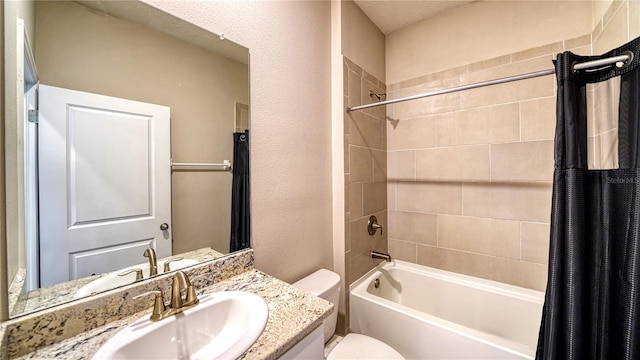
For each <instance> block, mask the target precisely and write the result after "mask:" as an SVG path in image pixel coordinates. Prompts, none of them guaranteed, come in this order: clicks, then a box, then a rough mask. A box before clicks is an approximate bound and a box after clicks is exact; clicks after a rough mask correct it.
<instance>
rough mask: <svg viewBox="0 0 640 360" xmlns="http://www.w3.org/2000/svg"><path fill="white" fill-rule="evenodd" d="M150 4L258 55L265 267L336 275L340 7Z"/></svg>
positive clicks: (256, 229) (257, 234)
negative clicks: (336, 18)
mask: <svg viewBox="0 0 640 360" xmlns="http://www.w3.org/2000/svg"><path fill="white" fill-rule="evenodd" d="M146 2H147V3H150V4H152V5H155V6H157V7H158V8H160V9H162V10H165V11H167V12H170V13H173V14H174V15H177V16H179V17H181V18H183V19H186V20H188V21H191V22H193V23H195V24H197V25H199V26H201V27H203V28H205V29H208V30H210V31H213V32H215V33H218V34H220V33H223V34H224V35H225V36H226V37H227V38H229V39H232V40H233V41H236V42H238V43H239V44H241V45H243V46H246V47H248V48H249V52H250V57H251V62H250V75H251V76H250V77H251V80H250V93H251V130H252V139H251V156H252V158H251V184H252V189H251V201H252V218H253V219H252V225H253V227H252V233H253V234H252V235H253V248H254V249H255V260H256V267H257V268H258V269H260V270H262V271H265V272H267V273H269V274H271V275H273V276H275V277H278V278H280V279H283V280H285V281H295V280H298V279H300V278H302V277H303V276H306V275H308V274H309V273H311V272H313V271H315V270H317V269H319V268H322V267H324V268H328V269H332V264H333V260H332V254H333V251H332V231H331V228H332V212H331V211H332V210H331V209H332V203H331V199H332V194H331V63H330V60H331V59H330V56H329V54H330V51H331V37H330V36H331V27H330V21H331V9H330V6H331V4H330V2H324V1H256V2H249V1H215V2H214V1H206V2H205V1H180V2H169V1H146Z"/></svg>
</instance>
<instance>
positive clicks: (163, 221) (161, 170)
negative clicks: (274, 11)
mask: <svg viewBox="0 0 640 360" xmlns="http://www.w3.org/2000/svg"><path fill="white" fill-rule="evenodd" d="M3 6H4V16H5V29H4V30H5V39H8V38H10V37H12V36H13V35H15V36H16V38H17V39H23V38H24V39H23V41H24V43H25V44H27V45H25V50H24V52H23V49H20V48H18V47H16V46H15V44H19V43H20V42H15V43H14V44H11V42H9V41H5V61H4V66H5V74H11V73H14V74H15V73H18V74H19V73H21V72H22V67H23V66H24V80H25V81H24V88H23V89H22V88H19V87H16V86H15V85H14V84H15V83H16V82H15V81H18V82H19V80H20V79H19V78H18V79H10V78H9V77H8V76H7V78H6V81H5V83H6V84H7V85H5V99H6V101H5V122H6V123H5V128H6V129H7V130H6V132H5V154H4V155H5V164H6V165H5V166H6V193H7V201H6V207H7V208H6V213H7V263H8V265H7V269H6V272H5V276H7V279H8V283H9V285H10V288H9V301H8V303H9V317H11V318H13V317H16V316H19V315H22V314H26V313H31V312H33V311H38V310H40V309H43V308H45V307H50V306H54V305H57V304H60V303H64V302H67V301H71V300H74V299H75V298H77V297H78V296H90V295H91V294H92V293H95V292H99V291H103V290H105V289H108V288H110V287H112V286H119V285H121V284H122V279H126V283H131V282H134V281H136V271H135V269H137V268H140V269H141V270H142V273H143V276H144V278H147V277H148V276H150V275H151V274H150V273H151V270H150V269H151V265H150V264H151V258H152V257H153V255H154V254H149V253H147V255H148V256H147V257H144V256H143V253H145V252H146V251H145V250H146V248H147V247H151V248H153V249H155V255H156V256H157V264H158V271H157V272H158V273H162V271H163V270H164V267H163V266H162V261H163V260H165V259H175V258H178V257H181V258H184V260H183V262H178V261H177V262H174V263H172V264H171V265H170V266H169V269H168V270H169V271H170V270H175V269H176V268H179V267H181V266H189V265H191V264H193V263H194V262H201V261H207V260H212V259H214V258H218V257H221V256H224V255H225V254H228V253H230V252H233V251H236V250H240V249H243V248H246V247H248V246H249V245H250V243H249V242H250V234H249V224H250V219H249V217H248V210H249V203H248V201H249V198H248V175H249V174H248V156H249V152H248V142H249V75H248V73H249V72H248V57H249V53H248V49H246V48H244V47H242V46H240V45H238V44H235V43H233V42H231V41H229V40H227V39H224V36H221V35H216V34H212V33H210V32H208V31H205V30H203V29H201V28H199V27H197V26H195V25H193V24H189V23H186V22H185V21H183V20H180V19H177V18H175V17H173V16H171V15H169V14H166V13H164V12H162V11H160V10H158V9H155V8H153V7H152V6H150V5H147V4H143V3H140V2H138V1H30V0H25V1H8V2H3ZM18 19H22V20H23V21H21V20H18ZM21 24H22V25H21ZM21 26H22V27H21ZM23 28H24V30H22V29H23ZM12 46H13V48H12ZM21 59H22V61H21ZM16 69H17V70H18V71H16ZM36 84H37V86H36ZM35 88H37V89H38V90H37V95H33V96H32V95H31V93H32V90H33V89H35ZM67 96H68V97H67ZM50 99H55V100H50ZM86 99H91V100H86ZM83 101H87V102H83ZM120 101H122V103H121V102H120ZM114 104H116V105H114ZM129 106H133V107H129ZM36 107H38V113H35V112H33V111H31V112H29V110H35V108H36ZM149 109H155V110H149ZM156 110H158V111H159V112H157V113H156V112H154V111H156ZM58 115H59V116H58ZM165 118H166V121H165V120H162V119H165ZM29 119H30V120H31V121H37V125H35V123H34V122H30V121H29ZM163 121H164V122H163ZM56 124H57V125H56ZM164 128H166V133H162V131H164V130H162V129H164ZM158 134H160V135H158ZM165 178H166V179H167V180H162V179H165ZM163 184H166V189H167V194H166V195H162V194H161V189H162V188H163V186H164V185H163ZM163 199H164V200H163ZM163 204H164V205H166V206H164V205H163ZM163 209H164V210H163ZM165 210H166V211H165ZM232 214H233V216H232ZM138 220H140V222H144V223H145V224H146V225H144V226H147V227H148V226H151V227H152V228H153V231H154V233H152V234H147V233H143V232H139V228H142V227H143V225H140V224H138V223H137V221H138ZM52 224H57V225H52ZM132 224H134V225H132ZM116 225H118V227H117V228H116V227H115V226H116ZM112 226H113V227H112ZM123 226H125V227H123ZM126 226H129V227H126ZM90 228H91V229H92V230H91V232H90V231H89V229H90ZM60 229H61V230H60ZM123 229H124V230H123ZM74 231H75V232H74ZM104 241H106V243H105V242H104ZM187 260H189V261H187ZM124 270H133V271H131V273H130V274H128V275H126V276H118V274H119V273H121V272H123V271H124ZM87 284H89V285H91V286H89V288H88V289H89V290H87ZM97 285H100V286H97ZM83 287H84V288H83ZM81 288H83V289H82V290H83V291H79V290H80V289H81Z"/></svg>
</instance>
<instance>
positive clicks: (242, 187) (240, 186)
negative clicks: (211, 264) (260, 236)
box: [229, 130, 251, 252]
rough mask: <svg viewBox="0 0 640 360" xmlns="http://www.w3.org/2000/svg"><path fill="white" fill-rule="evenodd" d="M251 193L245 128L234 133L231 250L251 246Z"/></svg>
mask: <svg viewBox="0 0 640 360" xmlns="http://www.w3.org/2000/svg"><path fill="white" fill-rule="evenodd" d="M249 194H250V191H249V130H245V132H242V133H234V134H233V182H232V185H231V241H230V244H229V251H230V252H233V251H237V250H242V249H246V248H248V247H249V246H251V207H250V206H249Z"/></svg>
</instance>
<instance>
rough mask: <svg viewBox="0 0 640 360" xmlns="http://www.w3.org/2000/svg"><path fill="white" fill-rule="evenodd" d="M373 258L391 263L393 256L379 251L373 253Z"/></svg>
mask: <svg viewBox="0 0 640 360" xmlns="http://www.w3.org/2000/svg"><path fill="white" fill-rule="evenodd" d="M371 257H372V258H374V259H383V260H385V261H386V262H390V261H391V255H389V254H385V253H383V252H379V251H372V252H371Z"/></svg>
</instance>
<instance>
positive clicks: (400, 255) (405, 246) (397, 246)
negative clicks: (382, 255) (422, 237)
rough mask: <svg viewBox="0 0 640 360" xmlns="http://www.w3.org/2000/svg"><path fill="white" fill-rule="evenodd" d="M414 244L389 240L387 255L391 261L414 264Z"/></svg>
mask: <svg viewBox="0 0 640 360" xmlns="http://www.w3.org/2000/svg"><path fill="white" fill-rule="evenodd" d="M416 246H417V245H416V243H412V242H408V241H400V240H395V239H389V255H391V258H392V259H398V260H402V261H408V262H411V263H414V264H415V263H416V251H417V250H416Z"/></svg>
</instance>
